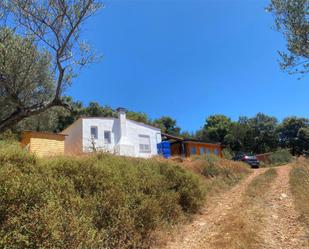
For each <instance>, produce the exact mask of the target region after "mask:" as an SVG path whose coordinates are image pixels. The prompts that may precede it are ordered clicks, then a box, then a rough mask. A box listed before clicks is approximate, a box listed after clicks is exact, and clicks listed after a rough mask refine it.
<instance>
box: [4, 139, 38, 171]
mask: <svg viewBox="0 0 309 249" xmlns="http://www.w3.org/2000/svg"><path fill="white" fill-rule="evenodd" d="M5 163H11V164H18V165H19V166H21V165H25V164H32V165H34V164H35V163H36V157H35V156H34V155H31V154H29V153H27V152H26V151H25V150H22V149H21V148H20V146H19V143H18V142H17V141H3V140H0V165H3V164H5Z"/></svg>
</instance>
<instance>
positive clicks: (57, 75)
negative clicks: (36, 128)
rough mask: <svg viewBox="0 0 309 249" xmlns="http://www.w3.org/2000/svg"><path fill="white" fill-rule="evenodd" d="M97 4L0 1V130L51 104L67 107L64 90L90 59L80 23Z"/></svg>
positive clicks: (86, 1) (76, 0)
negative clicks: (63, 97) (81, 35)
mask: <svg viewBox="0 0 309 249" xmlns="http://www.w3.org/2000/svg"><path fill="white" fill-rule="evenodd" d="M100 7H101V3H100V2H99V1H98V0H49V1H41V0H10V1H1V3H0V18H1V17H2V23H1V25H2V29H1V39H2V40H1V43H2V45H3V46H2V47H1V51H2V53H3V55H0V64H1V68H0V70H1V71H0V91H1V96H0V98H1V100H0V101H2V105H1V109H0V111H1V113H0V131H3V130H5V129H7V128H10V127H12V126H14V125H15V124H16V123H18V122H19V121H21V120H23V119H24V118H26V117H29V116H32V115H35V114H38V113H41V112H43V111H46V110H47V109H49V108H51V107H53V106H65V107H67V108H69V106H68V105H67V104H66V103H65V102H64V101H63V99H62V94H63V92H64V90H65V89H66V88H67V87H69V86H70V85H71V83H72V79H73V78H74V77H76V76H77V75H78V73H79V71H80V68H81V67H83V66H85V65H86V64H88V63H91V62H93V61H94V59H95V58H96V57H95V54H94V52H93V50H92V49H91V48H90V47H89V46H88V44H86V43H85V42H84V41H82V40H81V39H80V34H81V27H82V26H83V24H84V23H85V21H86V20H87V19H88V18H89V17H90V16H92V15H93V14H94V13H95V12H96V11H97V10H98V9H99V8H100ZM3 13H5V14H3ZM4 20H9V21H10V22H9V23H10V24H9V25H6V23H5V21H4ZM10 29H11V31H9V30H10ZM8 44H9V45H8ZM8 56H10V57H8ZM7 62H9V63H7ZM3 103H4V106H3Z"/></svg>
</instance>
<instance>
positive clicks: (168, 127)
mask: <svg viewBox="0 0 309 249" xmlns="http://www.w3.org/2000/svg"><path fill="white" fill-rule="evenodd" d="M153 125H154V126H156V127H158V128H160V129H161V131H162V132H164V133H167V134H170V135H176V136H177V135H179V133H180V128H179V127H178V126H177V122H176V120H175V119H172V118H171V117H168V116H163V117H161V118H158V119H155V120H154V121H153Z"/></svg>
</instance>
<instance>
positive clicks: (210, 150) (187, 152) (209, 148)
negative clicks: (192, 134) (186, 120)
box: [185, 142, 222, 157]
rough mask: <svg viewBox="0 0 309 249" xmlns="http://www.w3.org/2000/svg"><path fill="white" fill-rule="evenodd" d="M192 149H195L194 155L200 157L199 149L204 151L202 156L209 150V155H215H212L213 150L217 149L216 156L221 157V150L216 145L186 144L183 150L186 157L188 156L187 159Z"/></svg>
mask: <svg viewBox="0 0 309 249" xmlns="http://www.w3.org/2000/svg"><path fill="white" fill-rule="evenodd" d="M192 147H195V149H196V154H195V155H201V153H200V152H201V148H203V149H204V154H206V153H205V150H206V149H208V150H209V152H210V154H215V153H214V152H215V149H217V151H218V154H217V156H219V157H222V148H221V146H220V145H218V144H208V143H207V144H206V143H194V142H187V143H186V146H185V148H186V156H188V157H189V156H192V153H191V149H192Z"/></svg>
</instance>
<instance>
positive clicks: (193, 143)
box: [162, 133, 222, 157]
mask: <svg viewBox="0 0 309 249" xmlns="http://www.w3.org/2000/svg"><path fill="white" fill-rule="evenodd" d="M162 137H163V140H168V141H169V142H170V145H171V155H172V156H185V157H190V156H193V155H209V154H214V155H216V156H219V157H222V146H221V144H219V143H206V142H203V141H199V140H195V139H186V138H181V137H177V136H173V135H169V134H166V133H162Z"/></svg>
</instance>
